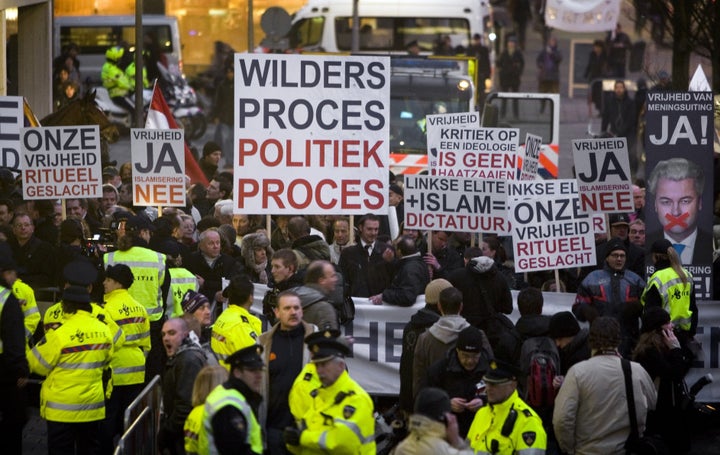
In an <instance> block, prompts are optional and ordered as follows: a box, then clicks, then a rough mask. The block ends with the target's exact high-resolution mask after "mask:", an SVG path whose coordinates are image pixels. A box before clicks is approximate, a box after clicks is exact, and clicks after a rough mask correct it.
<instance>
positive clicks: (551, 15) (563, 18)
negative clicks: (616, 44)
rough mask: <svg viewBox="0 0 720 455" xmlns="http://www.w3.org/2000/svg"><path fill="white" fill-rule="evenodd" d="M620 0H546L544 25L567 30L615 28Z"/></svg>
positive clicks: (588, 30)
mask: <svg viewBox="0 0 720 455" xmlns="http://www.w3.org/2000/svg"><path fill="white" fill-rule="evenodd" d="M619 17H620V0H547V3H546V5H545V25H546V26H548V27H550V28H556V29H558V30H564V31H567V32H581V33H595V32H607V31H611V30H615V24H617V21H618V18H619Z"/></svg>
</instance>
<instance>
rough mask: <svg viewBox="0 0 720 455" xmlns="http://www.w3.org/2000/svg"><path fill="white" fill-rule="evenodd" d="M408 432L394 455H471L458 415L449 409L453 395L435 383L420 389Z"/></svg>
mask: <svg viewBox="0 0 720 455" xmlns="http://www.w3.org/2000/svg"><path fill="white" fill-rule="evenodd" d="M408 426H409V430H410V431H409V433H408V435H407V437H406V438H405V439H403V440H402V441H401V442H400V444H398V446H397V447H396V448H395V450H394V451H393V452H392V453H393V455H411V454H416V455H425V454H433V455H471V454H472V453H473V451H472V449H470V447H469V446H468V445H467V443H466V442H465V441H464V440H463V439H462V438H461V437H460V434H459V433H458V425H457V420H456V418H455V415H454V414H453V413H452V412H451V411H450V397H449V396H448V394H447V393H446V392H445V391H444V390H442V389H437V388H435V387H426V388H424V389H422V390H420V392H419V393H418V396H417V399H416V400H415V408H414V412H413V414H412V415H410V420H409V422H408Z"/></svg>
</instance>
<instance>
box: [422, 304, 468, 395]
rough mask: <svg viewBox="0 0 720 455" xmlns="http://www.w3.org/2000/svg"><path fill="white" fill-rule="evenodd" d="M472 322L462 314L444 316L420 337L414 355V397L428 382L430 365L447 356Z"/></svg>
mask: <svg viewBox="0 0 720 455" xmlns="http://www.w3.org/2000/svg"><path fill="white" fill-rule="evenodd" d="M469 325H470V324H469V323H468V321H466V320H465V318H463V317H462V316H460V315H457V314H450V315H447V316H442V317H441V318H440V319H438V321H437V322H436V323H435V324H433V325H432V326H431V327H430V328H429V329H428V331H427V332H425V333H423V334H422V335H420V336H419V337H418V340H417V343H416V344H415V354H414V356H413V397H415V395H417V393H418V392H419V391H420V389H422V388H423V387H424V386H425V385H427V384H425V382H426V375H427V370H428V368H430V365H432V364H434V363H435V362H437V361H438V360H440V359H442V358H443V357H445V353H446V352H447V350H448V349H450V348H452V347H454V346H455V342H456V341H457V337H458V335H459V334H460V332H462V330H463V329H464V328H466V327H468V326H469Z"/></svg>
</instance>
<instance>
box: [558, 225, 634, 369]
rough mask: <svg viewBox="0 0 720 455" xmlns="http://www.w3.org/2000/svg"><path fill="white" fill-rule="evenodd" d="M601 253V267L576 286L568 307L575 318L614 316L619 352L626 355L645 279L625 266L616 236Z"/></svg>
mask: <svg viewBox="0 0 720 455" xmlns="http://www.w3.org/2000/svg"><path fill="white" fill-rule="evenodd" d="M605 254H606V256H605V263H604V264H603V267H602V268H601V269H598V270H595V271H594V272H591V273H590V274H589V275H588V276H587V277H585V279H584V280H583V281H582V283H580V286H578V291H577V296H576V297H575V303H574V304H573V308H572V311H573V313H574V314H575V316H576V317H577V318H578V320H579V321H588V322H590V323H592V321H593V320H595V318H597V317H598V316H610V317H613V318H615V319H617V320H618V322H619V323H620V328H621V332H622V340H621V342H620V353H621V354H622V355H623V356H624V357H629V356H630V353H631V352H632V349H633V347H634V346H635V342H636V341H637V338H638V336H639V323H640V316H641V315H642V305H641V304H640V296H641V295H642V292H643V289H644V288H645V281H644V280H643V279H642V278H640V276H638V275H637V274H636V273H634V272H632V271H630V270H627V269H626V268H625V263H626V261H627V247H626V246H625V242H623V241H622V240H621V239H620V238H618V237H613V238H612V239H610V240H609V241H608V243H607V245H606V247H605Z"/></svg>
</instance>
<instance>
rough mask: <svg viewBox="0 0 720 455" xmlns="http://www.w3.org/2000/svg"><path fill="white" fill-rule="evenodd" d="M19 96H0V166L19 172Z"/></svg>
mask: <svg viewBox="0 0 720 455" xmlns="http://www.w3.org/2000/svg"><path fill="white" fill-rule="evenodd" d="M24 120H25V117H24V116H23V99H22V97H21V96H0V167H5V168H8V169H10V170H11V171H13V172H14V173H15V174H17V173H18V172H20V166H21V164H20V128H22V127H23V122H24Z"/></svg>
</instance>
